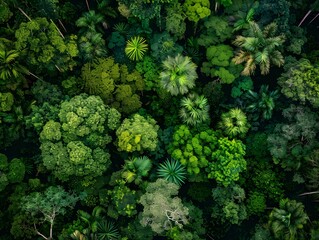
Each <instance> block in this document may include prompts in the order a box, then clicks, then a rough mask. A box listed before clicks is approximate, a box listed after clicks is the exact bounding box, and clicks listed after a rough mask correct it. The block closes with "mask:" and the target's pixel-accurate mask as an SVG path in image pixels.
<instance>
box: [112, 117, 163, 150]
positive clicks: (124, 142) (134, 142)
mask: <svg viewBox="0 0 319 240" xmlns="http://www.w3.org/2000/svg"><path fill="white" fill-rule="evenodd" d="M158 129H159V126H158V125H156V121H155V120H154V119H152V118H151V117H143V116H141V115H139V114H137V113H136V114H134V115H133V116H132V117H130V118H126V119H124V121H123V122H122V124H121V126H120V127H119V128H118V129H117V130H116V136H117V138H118V139H117V146H118V150H119V151H127V152H134V151H139V152H144V151H154V150H155V149H156V146H157V144H158V138H157V131H158Z"/></svg>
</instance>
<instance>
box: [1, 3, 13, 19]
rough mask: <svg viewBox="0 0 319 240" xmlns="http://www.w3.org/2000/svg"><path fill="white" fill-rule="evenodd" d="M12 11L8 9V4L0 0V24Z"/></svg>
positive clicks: (8, 17) (9, 16) (10, 15)
mask: <svg viewBox="0 0 319 240" xmlns="http://www.w3.org/2000/svg"><path fill="white" fill-rule="evenodd" d="M12 15H13V13H12V12H11V11H10V8H9V6H8V4H7V3H6V2H5V1H3V0H1V1H0V24H3V23H6V22H7V21H8V20H9V19H10V18H11V17H12Z"/></svg>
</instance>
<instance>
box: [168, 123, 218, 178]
mask: <svg viewBox="0 0 319 240" xmlns="http://www.w3.org/2000/svg"><path fill="white" fill-rule="evenodd" d="M219 135H220V133H218V132H214V131H213V130H211V129H209V130H206V131H202V132H200V133H197V134H194V133H192V132H191V131H190V129H189V127H187V126H186V125H181V126H179V127H178V128H177V129H176V130H175V132H174V134H173V141H172V142H171V143H170V144H169V147H168V153H169V154H170V155H171V157H172V158H174V159H175V160H177V161H179V162H180V163H181V164H182V165H183V166H185V167H186V169H187V172H188V173H189V174H190V175H197V174H199V173H200V171H201V170H202V169H204V168H205V167H207V166H208V164H209V162H210V161H211V156H212V153H213V151H214V150H215V149H216V148H217V142H218V137H219Z"/></svg>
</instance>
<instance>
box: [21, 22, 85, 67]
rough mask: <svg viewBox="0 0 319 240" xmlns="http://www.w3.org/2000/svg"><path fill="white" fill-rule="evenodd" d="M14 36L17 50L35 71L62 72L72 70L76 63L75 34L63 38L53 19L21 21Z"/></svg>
mask: <svg viewBox="0 0 319 240" xmlns="http://www.w3.org/2000/svg"><path fill="white" fill-rule="evenodd" d="M15 37H16V39H17V41H16V42H15V47H16V49H17V51H23V55H22V56H23V57H26V59H27V61H26V63H27V64H28V65H29V66H30V67H31V66H32V67H33V68H34V69H35V71H36V72H39V71H42V72H46V71H49V72H53V71H56V70H58V71H61V72H63V71H67V70H72V69H73V67H74V66H75V65H76V62H75V60H74V58H75V57H76V56H78V53H79V51H78V48H77V43H76V41H75V40H76V36H74V35H70V36H69V37H67V38H64V37H63V36H61V35H60V32H59V31H58V29H57V26H56V25H55V23H53V21H51V22H49V21H48V20H47V19H45V18H35V19H33V20H32V21H30V22H26V23H21V24H20V26H19V28H18V29H17V30H16V31H15Z"/></svg>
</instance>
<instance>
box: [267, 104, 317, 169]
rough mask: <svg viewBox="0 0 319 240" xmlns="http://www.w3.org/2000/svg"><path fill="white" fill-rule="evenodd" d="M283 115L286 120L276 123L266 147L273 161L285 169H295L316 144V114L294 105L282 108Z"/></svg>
mask: <svg viewBox="0 0 319 240" xmlns="http://www.w3.org/2000/svg"><path fill="white" fill-rule="evenodd" d="M283 116H284V118H285V119H287V122H286V123H279V124H276V126H275V128H274V130H273V133H272V134H269V135H268V138H267V142H268V149H269V151H270V153H271V155H272V157H273V161H274V163H276V164H279V163H280V165H281V166H282V167H283V168H284V169H285V170H286V171H292V170H297V169H299V168H300V166H301V165H302V162H303V161H304V157H305V156H307V155H308V154H309V153H310V152H311V150H312V149H314V148H315V147H316V146H317V144H318V142H317V140H316V139H315V137H316V134H317V132H318V128H319V124H318V116H317V115H316V114H315V113H313V112H312V111H311V110H310V109H309V108H306V107H301V106H295V105H290V107H289V108H287V109H285V110H283Z"/></svg>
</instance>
